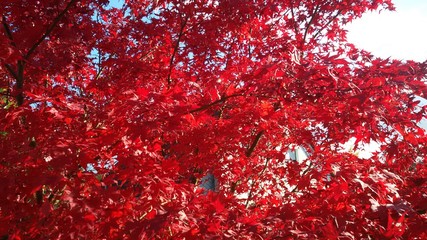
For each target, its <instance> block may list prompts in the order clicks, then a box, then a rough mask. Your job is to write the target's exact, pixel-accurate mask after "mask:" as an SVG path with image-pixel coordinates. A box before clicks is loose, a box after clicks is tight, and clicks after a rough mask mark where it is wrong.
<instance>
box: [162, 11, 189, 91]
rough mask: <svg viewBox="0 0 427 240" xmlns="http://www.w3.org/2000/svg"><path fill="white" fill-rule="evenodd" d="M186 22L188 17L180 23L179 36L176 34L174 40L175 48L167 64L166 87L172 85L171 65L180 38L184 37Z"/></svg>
mask: <svg viewBox="0 0 427 240" xmlns="http://www.w3.org/2000/svg"><path fill="white" fill-rule="evenodd" d="M187 20H188V17H186V18H185V20H184V21H183V22H182V23H181V28H180V29H179V34H178V38H177V40H176V43H175V47H174V49H173V53H172V56H171V59H170V62H169V73H168V78H167V79H168V85H170V84H171V83H172V79H171V75H172V68H173V63H174V61H175V55H176V54H177V53H178V49H179V43H180V42H181V37H182V35H184V28H185V26H186V25H187Z"/></svg>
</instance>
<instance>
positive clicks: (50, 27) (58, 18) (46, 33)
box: [24, 0, 77, 60]
mask: <svg viewBox="0 0 427 240" xmlns="http://www.w3.org/2000/svg"><path fill="white" fill-rule="evenodd" d="M76 1H77V0H71V1H70V2H69V3H68V4H67V6H66V7H65V9H64V10H62V12H61V13H59V15H58V16H56V17H55V19H53V22H52V23H51V24H50V25H49V27H48V28H47V29H46V32H45V33H44V34H43V36H42V37H41V38H40V39H39V40H38V41H37V42H36V43H35V44H34V45H33V46H32V47H31V48H30V50H28V52H27V54H25V56H24V59H25V60H27V59H28V58H29V57H30V55H31V54H32V53H33V52H34V51H35V50H36V49H37V47H38V46H39V45H40V44H41V43H42V42H43V41H44V40H45V39H46V38H47V37H48V36H49V35H50V34H51V33H52V31H53V29H54V28H55V27H56V25H58V23H59V21H61V19H62V17H64V15H65V14H66V13H67V12H68V10H69V9H70V8H71V6H72V5H73V4H74V2H76Z"/></svg>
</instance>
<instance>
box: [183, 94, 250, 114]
mask: <svg viewBox="0 0 427 240" xmlns="http://www.w3.org/2000/svg"><path fill="white" fill-rule="evenodd" d="M238 96H242V94H231V95H228V96H223V97H222V98H220V99H218V100H216V101H213V102H211V103H209V104H206V105H203V106H201V107H199V108H196V109H193V110H190V111H188V113H187V114H189V113H195V112H200V111H203V110H206V109H208V108H210V107H212V106H214V105H216V104H219V103H223V102H224V101H226V100H227V99H229V98H232V97H238Z"/></svg>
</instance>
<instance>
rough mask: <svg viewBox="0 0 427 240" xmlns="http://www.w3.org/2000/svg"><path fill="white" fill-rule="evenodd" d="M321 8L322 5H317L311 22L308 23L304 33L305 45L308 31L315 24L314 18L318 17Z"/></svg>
mask: <svg viewBox="0 0 427 240" xmlns="http://www.w3.org/2000/svg"><path fill="white" fill-rule="evenodd" d="M319 6H320V5H316V7H315V8H314V11H313V15H312V16H311V18H310V21H309V22H308V24H307V27H306V29H305V31H304V37H303V41H302V43H303V44H305V40H306V38H307V34H308V30H309V29H310V26H311V24H312V23H313V20H314V18H315V17H316V16H317V13H318V11H319V8H320V7H319Z"/></svg>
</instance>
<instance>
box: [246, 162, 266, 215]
mask: <svg viewBox="0 0 427 240" xmlns="http://www.w3.org/2000/svg"><path fill="white" fill-rule="evenodd" d="M269 160H270V159H269V158H267V159H265V163H264V168H263V169H262V171H261V172H260V173H258V178H257V179H255V180H254V181H253V182H252V184H251V189H250V190H249V193H248V198H246V203H245V207H246V208H247V207H248V205H249V201H250V200H251V198H252V194H253V190H254V187H255V183H256V182H257V181H258V179H259V177H261V175H263V174H264V172H265V170H266V169H267V166H268V161H269Z"/></svg>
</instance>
